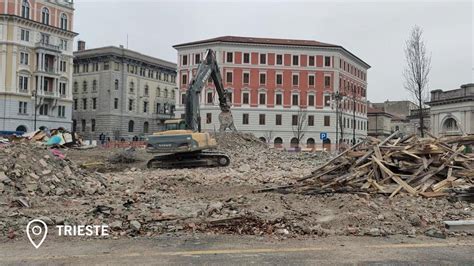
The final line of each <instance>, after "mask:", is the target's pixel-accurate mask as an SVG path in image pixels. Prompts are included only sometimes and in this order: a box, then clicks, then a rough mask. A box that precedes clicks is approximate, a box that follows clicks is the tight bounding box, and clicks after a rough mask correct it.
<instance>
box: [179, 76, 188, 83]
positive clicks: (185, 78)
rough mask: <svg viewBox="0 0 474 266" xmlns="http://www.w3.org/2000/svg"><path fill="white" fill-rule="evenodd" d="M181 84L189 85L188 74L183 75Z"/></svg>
mask: <svg viewBox="0 0 474 266" xmlns="http://www.w3.org/2000/svg"><path fill="white" fill-rule="evenodd" d="M181 84H182V85H188V75H187V74H183V75H182V78H181Z"/></svg>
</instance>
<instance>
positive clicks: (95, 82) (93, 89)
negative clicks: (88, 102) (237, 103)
mask: <svg viewBox="0 0 474 266" xmlns="http://www.w3.org/2000/svg"><path fill="white" fill-rule="evenodd" d="M96 90H97V80H95V79H94V80H93V81H92V91H96Z"/></svg>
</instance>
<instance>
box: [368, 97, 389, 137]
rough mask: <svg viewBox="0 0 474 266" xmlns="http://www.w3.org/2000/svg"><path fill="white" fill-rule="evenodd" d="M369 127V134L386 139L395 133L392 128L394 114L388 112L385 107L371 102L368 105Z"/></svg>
mask: <svg viewBox="0 0 474 266" xmlns="http://www.w3.org/2000/svg"><path fill="white" fill-rule="evenodd" d="M367 109H368V112H367V117H368V129H367V135H369V136H371V137H374V138H379V139H385V138H386V137H388V136H390V135H391V134H392V133H393V130H392V119H393V115H392V114H390V113H387V112H386V111H385V110H384V108H383V107H380V106H378V107H374V106H371V105H370V104H369V106H368V108H367Z"/></svg>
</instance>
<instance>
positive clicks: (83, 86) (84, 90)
mask: <svg viewBox="0 0 474 266" xmlns="http://www.w3.org/2000/svg"><path fill="white" fill-rule="evenodd" d="M82 91H83V92H86V91H87V81H85V80H84V81H83V82H82Z"/></svg>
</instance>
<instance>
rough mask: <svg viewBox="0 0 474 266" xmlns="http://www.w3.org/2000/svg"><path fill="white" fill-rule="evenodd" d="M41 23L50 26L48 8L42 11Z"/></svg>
mask: <svg viewBox="0 0 474 266" xmlns="http://www.w3.org/2000/svg"><path fill="white" fill-rule="evenodd" d="M41 23H43V24H46V25H49V9H48V8H46V7H43V9H42V10H41Z"/></svg>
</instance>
